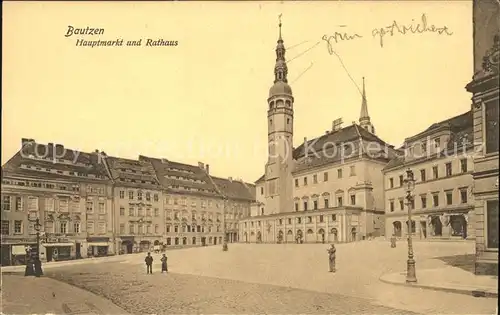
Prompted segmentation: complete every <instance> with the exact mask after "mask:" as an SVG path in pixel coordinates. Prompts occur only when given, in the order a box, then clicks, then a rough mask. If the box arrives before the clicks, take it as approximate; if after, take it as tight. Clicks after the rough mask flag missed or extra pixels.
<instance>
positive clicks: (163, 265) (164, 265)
mask: <svg viewBox="0 0 500 315" xmlns="http://www.w3.org/2000/svg"><path fill="white" fill-rule="evenodd" d="M164 271H165V272H168V267H167V256H166V255H165V254H163V256H162V257H161V273H163V272H164Z"/></svg>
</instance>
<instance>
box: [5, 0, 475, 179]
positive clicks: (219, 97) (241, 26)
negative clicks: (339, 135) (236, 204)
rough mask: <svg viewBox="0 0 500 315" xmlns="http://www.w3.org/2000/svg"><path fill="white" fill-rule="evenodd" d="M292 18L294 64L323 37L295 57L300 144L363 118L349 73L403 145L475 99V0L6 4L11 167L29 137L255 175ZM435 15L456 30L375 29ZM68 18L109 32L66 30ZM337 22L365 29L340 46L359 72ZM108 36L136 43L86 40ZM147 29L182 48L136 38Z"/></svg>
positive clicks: (382, 132)
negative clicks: (334, 39)
mask: <svg viewBox="0 0 500 315" xmlns="http://www.w3.org/2000/svg"><path fill="white" fill-rule="evenodd" d="M280 13H282V14H283V16H282V23H283V30H282V33H283V39H284V41H285V47H290V49H288V50H287V52H286V57H287V60H291V59H292V58H294V57H296V56H297V55H300V54H302V53H303V52H304V51H306V50H308V49H309V48H310V47H313V46H314V44H315V43H317V42H321V43H320V44H319V45H316V46H314V48H312V49H310V50H309V51H308V52H306V53H304V54H302V55H300V57H298V58H296V59H294V60H293V61H291V62H290V63H289V65H288V67H289V71H288V73H289V75H288V79H289V83H290V85H291V87H292V89H293V94H294V97H295V104H294V110H295V116H294V126H295V128H294V144H295V146H298V145H300V143H301V142H303V139H304V137H307V138H308V139H311V138H314V137H317V136H320V135H322V134H323V133H324V132H325V131H326V130H329V129H331V127H332V121H333V120H334V119H336V118H340V117H341V118H343V120H344V126H347V125H349V124H351V123H352V121H354V120H356V121H357V120H358V118H359V112H360V105H361V96H360V94H359V92H358V90H357V88H356V86H355V85H354V83H353V82H352V81H351V79H350V78H349V75H348V73H349V74H350V76H351V77H352V78H353V79H354V80H355V81H356V83H357V84H358V85H359V86H360V87H361V82H362V77H363V76H364V77H366V89H367V99H368V110H369V113H370V116H371V119H372V122H373V124H374V125H375V128H376V133H377V135H378V136H379V137H380V138H382V139H383V140H385V141H386V142H389V143H391V144H394V145H396V146H399V145H401V144H402V143H403V140H404V138H405V137H409V136H411V135H413V134H416V133H418V132H420V131H422V130H424V129H425V128H427V127H428V126H429V125H431V124H432V123H434V122H438V121H440V120H444V119H447V118H449V117H452V116H454V115H458V114H461V113H463V112H466V111H467V110H468V109H469V108H470V97H471V95H470V94H469V93H467V92H466V91H465V89H464V87H465V85H466V84H467V83H468V82H469V81H470V79H471V78H472V65H473V64H472V3H471V2H469V1H450V2H448V1H422V2H419V1H397V2H389V1H382V2H375V1H374V2H367V1H360V2H355V1H349V2H345V1H335V2H333V1H332V2H327V1H324V2H313V1H309V2H282V3H280V2H250V1H249V2H224V3H223V2H122V3H110V2H106V3H105V2H103V3H98V2H72V3H61V2H55V3H48V2H10V3H9V2H4V3H3V36H2V37H3V43H2V44H3V45H2V47H3V56H4V59H3V64H2V69H3V73H2V76H3V94H2V105H3V106H2V109H3V111H2V164H3V163H5V162H6V161H7V160H8V159H9V158H10V157H11V156H12V155H13V154H14V153H15V152H16V151H17V150H19V148H20V145H21V138H23V137H24V138H33V139H35V140H36V141H37V142H40V143H48V142H53V143H61V144H63V145H64V146H66V147H68V148H72V149H76V150H81V151H94V150H95V149H99V150H103V151H105V152H106V153H107V154H108V155H112V156H119V157H125V158H137V157H138V156H139V154H142V155H146V156H152V157H159V158H167V159H170V160H174V161H177V162H183V163H189V164H196V163H197V162H198V161H201V162H204V163H206V164H207V163H208V164H210V169H211V174H213V175H215V176H220V177H228V176H232V177H233V178H242V179H244V180H246V181H249V182H254V181H255V180H257V179H258V178H259V177H260V176H261V175H262V174H263V172H264V165H265V162H266V160H267V147H266V146H267V106H268V105H267V97H268V92H269V88H270V87H271V86H272V84H273V80H274V74H273V69H274V62H275V58H276V57H275V53H274V49H275V46H276V40H277V36H278V26H277V24H278V15H279V14H280ZM422 14H425V15H426V17H427V21H428V24H434V25H435V26H436V27H442V26H447V27H448V29H449V31H450V32H453V35H451V36H447V35H444V34H442V35H438V34H437V33H431V32H427V33H423V34H411V33H410V34H406V35H402V34H399V33H395V34H394V36H392V37H391V36H390V35H386V36H385V37H384V47H383V48H381V47H380V45H379V41H378V39H377V38H373V37H372V30H373V29H374V28H382V27H384V26H389V25H391V24H392V23H393V21H394V20H396V21H397V22H398V24H399V25H409V24H412V19H413V20H414V21H413V24H414V25H416V24H417V23H418V22H419V21H420V20H421V16H422ZM68 25H72V26H74V27H76V28H85V27H87V26H89V27H93V28H103V29H104V34H103V35H100V36H90V35H83V36H80V35H77V36H75V35H74V36H71V37H65V36H64V35H65V34H66V32H67V29H68ZM340 25H345V26H344V27H340ZM336 31H338V32H347V33H348V34H355V33H357V34H359V35H361V36H362V38H358V39H356V40H352V41H343V42H339V43H338V44H334V49H335V51H336V53H337V54H338V55H339V56H340V57H341V58H342V61H343V63H344V65H345V67H346V68H347V70H348V73H347V72H346V71H345V70H344V68H343V67H342V65H341V63H340V62H339V59H338V58H337V57H336V56H335V55H330V54H329V53H328V50H327V47H326V43H325V42H324V41H322V40H321V38H322V36H323V35H325V34H327V35H334V34H335V32H336ZM98 37H100V39H102V40H115V39H120V38H122V39H124V46H123V47H94V48H90V47H77V46H76V45H75V44H76V40H77V39H78V38H82V39H85V40H97V39H98ZM141 38H142V41H143V44H144V42H145V40H146V39H147V38H151V39H154V40H156V39H159V38H162V39H164V40H177V41H178V42H179V44H178V46H177V47H144V46H142V47H126V46H125V44H126V41H127V40H138V39H141ZM297 44H300V45H298V46H295V45H297ZM293 46H295V47H293ZM311 64H312V66H311ZM308 68H309V69H308ZM307 69H308V70H307ZM304 71H305V72H304Z"/></svg>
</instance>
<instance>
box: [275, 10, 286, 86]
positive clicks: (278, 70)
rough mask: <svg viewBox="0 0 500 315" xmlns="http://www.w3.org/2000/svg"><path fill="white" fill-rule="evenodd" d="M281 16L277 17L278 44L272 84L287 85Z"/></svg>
mask: <svg viewBox="0 0 500 315" xmlns="http://www.w3.org/2000/svg"><path fill="white" fill-rule="evenodd" d="M281 16H282V14H280V15H278V27H279V33H278V42H277V45H276V64H275V66H274V83H276V82H278V81H281V82H285V83H288V79H287V74H288V67H287V65H286V61H285V51H286V50H285V45H284V44H283V38H282V37H281V25H282V24H281Z"/></svg>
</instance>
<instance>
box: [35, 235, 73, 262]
mask: <svg viewBox="0 0 500 315" xmlns="http://www.w3.org/2000/svg"><path fill="white" fill-rule="evenodd" d="M40 245H41V246H40V254H41V255H40V256H41V257H42V260H46V261H47V262H50V261H63V260H71V259H75V255H76V250H75V243H74V242H72V241H70V240H69V239H67V238H57V237H54V238H47V239H46V240H43V241H41V244H40ZM44 257H45V259H43V258H44Z"/></svg>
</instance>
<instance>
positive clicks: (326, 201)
mask: <svg viewBox="0 0 500 315" xmlns="http://www.w3.org/2000/svg"><path fill="white" fill-rule="evenodd" d="M349 201H350V205H351V206H355V205H356V194H354V193H352V194H350V195H349ZM300 204H301V203H300V202H298V201H296V202H295V211H300V210H303V211H307V210H309V209H310V208H309V204H310V202H309V200H307V199H303V200H302V209H300ZM322 206H323V208H322V209H328V208H330V206H331V205H330V197H324V198H323V202H322ZM343 206H344V197H343V196H336V205H335V207H343ZM318 209H320V204H319V200H313V201H312V208H311V210H318Z"/></svg>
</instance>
